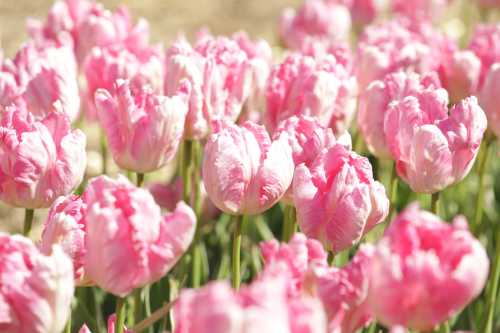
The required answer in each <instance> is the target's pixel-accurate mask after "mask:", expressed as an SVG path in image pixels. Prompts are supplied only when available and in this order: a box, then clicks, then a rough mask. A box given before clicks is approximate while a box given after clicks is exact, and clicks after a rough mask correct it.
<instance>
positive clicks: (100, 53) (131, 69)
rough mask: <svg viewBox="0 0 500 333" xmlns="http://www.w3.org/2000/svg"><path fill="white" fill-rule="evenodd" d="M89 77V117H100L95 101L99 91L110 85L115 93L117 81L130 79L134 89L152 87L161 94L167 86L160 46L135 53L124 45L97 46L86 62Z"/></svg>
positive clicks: (91, 118) (86, 71) (87, 94)
mask: <svg viewBox="0 0 500 333" xmlns="http://www.w3.org/2000/svg"><path fill="white" fill-rule="evenodd" d="M84 72H85V77H86V79H87V88H86V102H87V110H86V112H87V114H86V115H87V117H88V118H89V119H90V120H95V119H96V118H97V111H96V109H95V104H94V96H95V92H96V91H97V90H98V89H106V90H108V91H109V92H110V93H111V94H112V95H113V94H114V93H115V90H114V88H115V82H116V81H117V80H119V79H122V80H130V85H131V89H133V90H136V91H140V90H142V89H144V87H148V88H150V89H151V90H153V91H154V92H156V93H157V94H160V93H161V91H162V86H163V61H162V56H161V53H160V50H159V49H158V48H156V47H151V48H148V49H145V50H142V51H141V52H140V53H134V52H133V51H132V50H128V49H126V48H123V47H121V46H114V47H109V48H94V49H92V51H91V52H90V54H89V55H88V57H87V58H86V62H85V64H84Z"/></svg>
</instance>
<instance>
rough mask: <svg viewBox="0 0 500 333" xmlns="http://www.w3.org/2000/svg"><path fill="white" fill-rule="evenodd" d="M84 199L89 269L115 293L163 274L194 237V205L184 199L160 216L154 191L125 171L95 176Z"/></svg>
mask: <svg viewBox="0 0 500 333" xmlns="http://www.w3.org/2000/svg"><path fill="white" fill-rule="evenodd" d="M83 199H84V201H85V203H86V204H87V211H86V214H85V218H84V219H85V221H84V223H85V224H86V227H87V235H86V245H85V247H86V253H85V260H84V261H85V264H84V269H85V272H86V274H87V275H88V277H89V278H90V279H91V280H92V281H93V282H95V283H96V284H97V285H98V286H99V287H101V288H102V289H104V290H106V291H108V292H110V293H112V294H114V295H116V296H120V297H124V296H126V295H128V294H129V293H130V292H131V291H132V290H134V289H136V288H140V287H142V286H144V285H146V284H149V283H152V282H155V281H157V280H158V279H160V278H161V277H162V276H163V275H165V273H166V272H168V271H169V270H170V269H171V268H172V267H173V266H174V265H175V263H176V262H177V260H179V258H180V257H181V256H182V254H183V253H184V252H185V251H186V250H187V249H188V247H189V245H190V243H191V241H192V239H193V236H194V230H195V225H196V218H195V216H194V212H193V210H192V209H191V208H189V207H188V206H187V205H186V204H184V203H182V202H181V203H179V204H178V205H177V208H176V209H175V211H174V212H172V213H170V214H167V215H166V216H161V211H160V207H158V206H157V205H156V203H155V202H154V199H153V197H152V196H151V194H150V193H149V192H148V191H146V190H144V189H141V188H137V187H135V186H133V185H132V184H131V183H130V182H129V181H128V180H127V179H126V178H124V177H119V178H118V179H117V180H113V179H111V178H108V177H106V176H100V177H97V178H94V179H93V180H92V181H90V183H89V185H88V187H87V189H86V191H85V193H84V196H83ZM145 222H147V223H145Z"/></svg>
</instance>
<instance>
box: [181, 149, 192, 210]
mask: <svg viewBox="0 0 500 333" xmlns="http://www.w3.org/2000/svg"><path fill="white" fill-rule="evenodd" d="M180 159H181V170H180V175H181V178H182V184H183V188H182V200H184V202H185V203H186V204H188V205H191V163H190V162H191V141H188V140H184V142H183V143H182V147H181V156H180Z"/></svg>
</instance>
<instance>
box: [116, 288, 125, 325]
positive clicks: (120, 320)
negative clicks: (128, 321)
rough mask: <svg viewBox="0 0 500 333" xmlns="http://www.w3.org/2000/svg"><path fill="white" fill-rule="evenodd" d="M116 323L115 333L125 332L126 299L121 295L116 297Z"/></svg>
mask: <svg viewBox="0 0 500 333" xmlns="http://www.w3.org/2000/svg"><path fill="white" fill-rule="evenodd" d="M115 313H116V323H115V333H123V329H124V325H125V299H124V298H121V297H117V298H116V311H115Z"/></svg>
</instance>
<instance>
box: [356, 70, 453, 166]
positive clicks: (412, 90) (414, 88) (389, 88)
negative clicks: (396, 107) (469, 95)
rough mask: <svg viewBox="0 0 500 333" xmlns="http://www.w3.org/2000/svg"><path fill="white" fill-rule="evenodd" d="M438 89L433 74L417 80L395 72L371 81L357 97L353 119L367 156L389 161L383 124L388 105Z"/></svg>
mask: <svg viewBox="0 0 500 333" xmlns="http://www.w3.org/2000/svg"><path fill="white" fill-rule="evenodd" d="M440 86H441V84H440V82H439V79H438V78H437V76H436V75H434V74H428V75H424V76H419V75H418V74H415V73H404V72H395V73H391V74H388V75H386V76H385V77H384V78H383V79H382V80H376V81H373V82H372V83H371V84H370V85H369V86H368V87H367V88H366V90H365V91H364V92H363V93H361V96H360V99H359V107H358V118H357V120H358V127H359V129H360V131H361V133H362V135H363V138H364V140H365V142H366V144H367V146H368V149H369V150H370V152H371V153H372V154H374V155H375V156H377V157H379V158H390V157H391V154H390V150H389V146H388V142H387V141H388V139H387V138H386V135H385V129H384V122H385V117H386V115H387V112H388V110H389V105H390V104H391V103H392V102H394V101H398V100H401V99H403V98H404V97H406V96H415V95H417V94H423V91H425V90H426V89H437V88H439V87H440ZM442 93H444V91H443V92H442Z"/></svg>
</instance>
